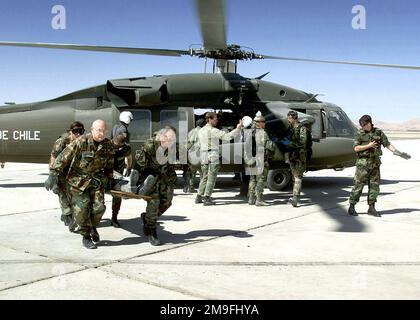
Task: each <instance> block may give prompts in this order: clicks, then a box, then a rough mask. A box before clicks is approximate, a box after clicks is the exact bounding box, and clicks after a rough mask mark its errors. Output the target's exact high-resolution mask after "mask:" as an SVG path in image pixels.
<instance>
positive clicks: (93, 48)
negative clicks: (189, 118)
mask: <svg viewBox="0 0 420 320" xmlns="http://www.w3.org/2000/svg"><path fill="white" fill-rule="evenodd" d="M0 46H12V47H29V48H48V49H65V50H81V51H95V52H112V53H129V54H147V55H155V56H172V57H180V56H181V55H190V52H189V51H185V50H170V49H150V48H127V47H107V46H89V45H78V44H59V43H31V42H6V41H0Z"/></svg>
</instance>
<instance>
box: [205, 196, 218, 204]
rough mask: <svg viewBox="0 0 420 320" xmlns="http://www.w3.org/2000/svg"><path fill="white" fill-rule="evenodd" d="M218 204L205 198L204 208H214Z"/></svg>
mask: <svg viewBox="0 0 420 320" xmlns="http://www.w3.org/2000/svg"><path fill="white" fill-rule="evenodd" d="M215 204H216V202H214V201H213V200H211V198H210V197H207V196H206V197H205V198H204V202H203V205H204V206H214V205H215Z"/></svg>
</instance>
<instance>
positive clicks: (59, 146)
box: [51, 132, 70, 158]
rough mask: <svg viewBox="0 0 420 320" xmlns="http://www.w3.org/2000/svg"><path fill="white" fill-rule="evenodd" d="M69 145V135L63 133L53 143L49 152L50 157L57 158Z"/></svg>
mask: <svg viewBox="0 0 420 320" xmlns="http://www.w3.org/2000/svg"><path fill="white" fill-rule="evenodd" d="M69 144H70V133H68V132H66V133H63V134H62V135H61V136H60V137H59V138H58V139H57V140H56V141H55V142H54V146H53V148H52V150H51V156H53V157H54V158H57V157H58V155H59V154H60V153H61V152H62V151H63V150H64V149H65V148H66V147H67V146H68V145H69Z"/></svg>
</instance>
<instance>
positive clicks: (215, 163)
mask: <svg viewBox="0 0 420 320" xmlns="http://www.w3.org/2000/svg"><path fill="white" fill-rule="evenodd" d="M206 121H207V124H206V125H205V126H204V127H203V128H202V129H201V130H200V131H199V133H198V139H199V144H200V152H201V172H202V179H201V181H200V186H199V188H198V195H197V197H196V199H195V203H203V204H204V205H205V206H208V205H214V204H215V202H214V201H212V200H211V198H210V196H211V194H212V192H213V188H214V185H215V184H216V179H217V173H218V172H219V169H220V160H219V143H220V140H224V141H230V140H232V139H233V138H234V137H235V136H239V135H240V133H241V130H240V128H241V127H242V120H241V121H240V122H239V123H238V125H237V127H236V129H235V130H232V131H231V132H229V133H227V132H224V131H222V130H219V129H217V128H216V126H217V123H218V118H217V114H216V113H214V112H208V113H207V114H206ZM203 197H204V201H203Z"/></svg>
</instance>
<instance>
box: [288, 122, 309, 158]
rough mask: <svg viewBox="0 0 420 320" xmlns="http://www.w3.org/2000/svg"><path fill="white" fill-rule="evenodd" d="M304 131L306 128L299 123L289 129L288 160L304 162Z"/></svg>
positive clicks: (305, 135)
mask: <svg viewBox="0 0 420 320" xmlns="http://www.w3.org/2000/svg"><path fill="white" fill-rule="evenodd" d="M306 130H307V129H306V127H305V126H304V125H301V124H300V123H299V122H298V123H297V124H295V125H294V126H290V127H289V132H290V143H289V145H288V149H289V150H290V159H292V160H293V159H296V160H297V159H298V160H300V161H303V162H306V137H307V133H306Z"/></svg>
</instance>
